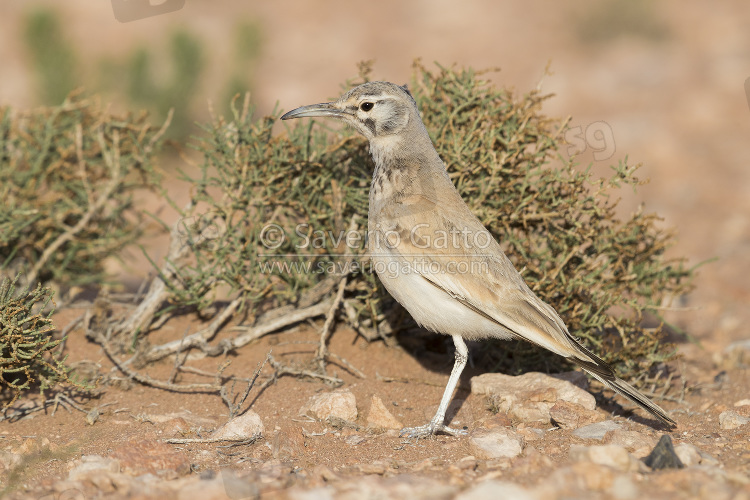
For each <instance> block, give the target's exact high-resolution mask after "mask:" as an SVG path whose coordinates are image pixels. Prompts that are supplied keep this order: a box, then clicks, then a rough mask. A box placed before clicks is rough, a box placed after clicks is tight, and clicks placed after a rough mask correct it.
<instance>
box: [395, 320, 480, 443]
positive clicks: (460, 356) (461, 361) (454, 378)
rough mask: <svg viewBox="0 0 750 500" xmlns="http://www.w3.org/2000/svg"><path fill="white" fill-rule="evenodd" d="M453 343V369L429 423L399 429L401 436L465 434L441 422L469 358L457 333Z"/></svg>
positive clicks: (464, 345) (467, 350) (467, 351)
mask: <svg viewBox="0 0 750 500" xmlns="http://www.w3.org/2000/svg"><path fill="white" fill-rule="evenodd" d="M453 343H454V344H455V346H456V361H455V362H454V363H453V369H452V370H451V376H450V377H449V378H448V384H447V385H446V386H445V392H443V398H442V399H441V400H440V405H439V406H438V409H437V412H436V413H435V416H434V417H432V420H430V423H428V424H426V425H422V426H420V427H406V428H404V429H401V433H400V435H401V436H406V437H411V438H420V437H426V436H430V435H432V434H436V433H438V432H444V433H446V434H450V435H451V436H457V435H462V434H466V431H465V430H462V429H451V428H450V427H448V426H447V425H444V424H443V421H444V420H445V412H446V411H447V410H448V403H450V400H451V397H452V396H453V391H454V390H455V389H456V385H457V384H458V379H459V378H460V377H461V372H462V371H464V367H465V366H466V361H467V360H468V359H469V349H468V348H467V347H466V344H465V343H464V339H462V338H461V337H459V336H458V335H453Z"/></svg>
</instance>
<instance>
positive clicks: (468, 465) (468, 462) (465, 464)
mask: <svg viewBox="0 0 750 500" xmlns="http://www.w3.org/2000/svg"><path fill="white" fill-rule="evenodd" d="M453 465H455V466H456V468H457V469H458V470H474V469H476V467H477V459H476V457H474V456H473V455H467V456H465V457H463V458H461V459H460V460H459V461H458V462H456V463H455V464H453Z"/></svg>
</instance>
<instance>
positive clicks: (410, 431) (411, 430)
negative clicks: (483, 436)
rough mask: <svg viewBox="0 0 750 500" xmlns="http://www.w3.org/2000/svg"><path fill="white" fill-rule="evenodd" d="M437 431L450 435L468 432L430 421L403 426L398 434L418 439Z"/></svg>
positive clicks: (460, 434) (462, 434)
mask: <svg viewBox="0 0 750 500" xmlns="http://www.w3.org/2000/svg"><path fill="white" fill-rule="evenodd" d="M439 432H442V433H443V434H448V435H450V436H465V435H467V434H468V433H469V432H468V431H467V430H465V429H453V428H452V427H448V426H447V425H443V424H435V423H433V422H430V423H429V424H426V425H421V426H419V427H404V428H403V429H401V432H399V436H401V437H407V438H416V439H420V438H425V437H428V436H433V435H435V434H438V433H439Z"/></svg>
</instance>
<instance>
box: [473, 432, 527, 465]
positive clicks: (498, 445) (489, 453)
mask: <svg viewBox="0 0 750 500" xmlns="http://www.w3.org/2000/svg"><path fill="white" fill-rule="evenodd" d="M523 447H524V443H523V438H522V437H521V436H520V435H519V434H518V433H517V432H515V431H514V430H512V429H503V428H499V427H498V428H494V429H477V430H476V431H474V432H473V433H472V435H471V437H470V438H469V448H470V451H471V453H472V454H473V455H474V456H475V457H477V458H479V459H483V460H488V459H493V458H514V457H517V456H518V455H520V454H521V452H522V451H523Z"/></svg>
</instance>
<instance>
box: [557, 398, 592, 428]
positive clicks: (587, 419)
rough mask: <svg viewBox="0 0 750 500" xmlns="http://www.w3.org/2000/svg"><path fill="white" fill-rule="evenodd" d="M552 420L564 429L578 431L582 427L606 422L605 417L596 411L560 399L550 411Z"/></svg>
mask: <svg viewBox="0 0 750 500" xmlns="http://www.w3.org/2000/svg"><path fill="white" fill-rule="evenodd" d="M549 416H550V419H551V420H552V422H553V423H554V424H556V425H557V426H558V427H560V428H562V429H577V428H579V427H581V426H582V425H587V424H592V423H594V422H599V421H601V420H604V415H602V414H601V413H599V412H597V411H596V410H587V409H586V408H584V407H583V406H581V405H579V404H577V403H571V402H569V401H565V400H563V399H560V400H559V401H557V402H556V403H555V405H554V406H553V407H552V408H550V409H549Z"/></svg>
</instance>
